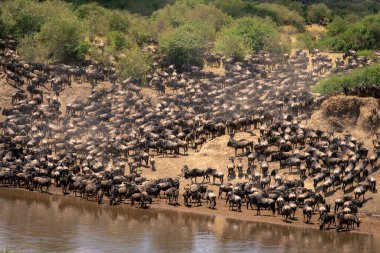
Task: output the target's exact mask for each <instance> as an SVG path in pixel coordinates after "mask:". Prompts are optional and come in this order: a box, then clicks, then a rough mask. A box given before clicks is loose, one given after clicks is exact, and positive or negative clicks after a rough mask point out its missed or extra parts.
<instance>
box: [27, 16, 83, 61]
mask: <svg viewBox="0 0 380 253" xmlns="http://www.w3.org/2000/svg"><path fill="white" fill-rule="evenodd" d="M28 39H29V38H28ZM84 39H85V32H84V28H83V27H82V24H81V23H80V22H79V20H78V19H76V18H75V17H71V18H68V17H67V18H53V19H50V20H49V21H48V22H46V23H45V24H44V25H43V26H42V27H41V31H40V32H39V33H36V34H35V35H34V40H35V42H36V43H37V45H40V46H41V47H43V48H44V49H45V50H46V52H47V55H48V56H49V57H48V58H47V59H46V61H62V62H66V63H70V62H76V61H81V60H83V59H82V57H83V53H84V52H83V49H84V47H83V41H84ZM25 44H26V43H25V41H24V43H21V45H25ZM21 50H22V51H24V52H25V50H26V48H25V47H24V48H23V47H21Z"/></svg>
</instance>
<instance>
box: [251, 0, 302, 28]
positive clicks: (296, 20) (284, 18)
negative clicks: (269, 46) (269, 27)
mask: <svg viewBox="0 0 380 253" xmlns="http://www.w3.org/2000/svg"><path fill="white" fill-rule="evenodd" d="M257 9H258V10H257V15H259V16H261V17H265V16H269V17H271V18H272V19H273V20H274V21H275V22H276V23H278V24H280V25H293V26H295V27H296V28H297V29H298V30H299V31H303V30H305V28H304V20H303V18H302V17H301V16H300V15H299V14H298V13H297V12H296V11H291V10H289V9H288V8H287V7H285V6H283V5H279V4H271V3H262V4H259V5H257Z"/></svg>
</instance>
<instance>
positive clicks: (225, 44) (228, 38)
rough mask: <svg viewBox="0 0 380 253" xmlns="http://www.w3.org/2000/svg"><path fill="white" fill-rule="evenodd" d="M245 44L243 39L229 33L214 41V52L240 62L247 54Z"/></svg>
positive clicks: (247, 49) (247, 50)
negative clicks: (221, 53)
mask: <svg viewBox="0 0 380 253" xmlns="http://www.w3.org/2000/svg"><path fill="white" fill-rule="evenodd" d="M247 44H248V43H247V42H246V41H245V40H244V38H242V37H239V36H237V35H234V34H232V33H231V32H229V33H222V35H221V36H219V38H218V39H217V40H216V45H215V50H216V51H217V52H223V53H224V54H226V55H227V56H229V57H232V58H234V59H235V60H238V61H241V60H243V59H244V57H245V55H246V54H247V53H248V52H249V48H248V47H247Z"/></svg>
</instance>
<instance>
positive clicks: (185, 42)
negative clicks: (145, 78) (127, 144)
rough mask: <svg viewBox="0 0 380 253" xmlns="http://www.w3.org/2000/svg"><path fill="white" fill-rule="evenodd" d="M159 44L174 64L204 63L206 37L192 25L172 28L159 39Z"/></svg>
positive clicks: (197, 64) (199, 64)
mask: <svg viewBox="0 0 380 253" xmlns="http://www.w3.org/2000/svg"><path fill="white" fill-rule="evenodd" d="M159 46H160V49H161V50H162V52H163V53H165V54H166V55H167V57H168V60H169V62H170V63H172V64H178V65H181V66H182V65H196V66H202V65H203V57H202V56H203V53H204V52H205V50H206V45H205V41H204V38H202V37H201V36H200V34H199V33H198V31H197V30H196V29H194V27H191V26H181V27H178V28H176V29H172V30H170V31H168V32H166V33H164V34H162V36H161V37H160V39H159Z"/></svg>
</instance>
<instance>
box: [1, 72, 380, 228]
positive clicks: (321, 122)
mask: <svg viewBox="0 0 380 253" xmlns="http://www.w3.org/2000/svg"><path fill="white" fill-rule="evenodd" d="M0 76H1V73H0ZM105 87H110V84H109V83H103V84H100V85H99V86H98V87H97V88H105ZM24 88H25V87H24ZM15 91H16V89H15V88H14V87H12V86H10V85H8V84H6V83H5V80H4V78H1V79H0V102H1V104H0V107H2V108H9V107H10V106H11V95H12V93H13V92H15ZM49 93H50V92H49V91H46V94H45V95H46V96H48V95H49ZM90 93H91V86H90V85H89V84H87V83H82V84H78V83H73V85H72V87H68V88H66V89H65V90H64V91H62V92H61V95H60V101H61V103H62V107H61V110H64V109H65V106H66V104H67V103H70V102H72V101H74V100H76V99H78V98H79V99H83V100H85V99H86V98H87V96H88V95H89V94H90ZM143 93H144V95H146V96H152V97H155V91H154V90H152V89H149V88H144V89H143ZM336 99H337V100H332V101H329V102H328V103H325V104H324V105H323V106H322V109H321V111H318V112H316V113H315V114H314V115H313V117H312V119H311V120H310V121H309V122H304V124H305V125H308V126H312V127H316V128H321V129H324V130H328V129H330V128H331V127H332V126H331V124H330V121H331V119H330V116H331V115H335V117H336V119H335V120H338V121H340V122H342V124H343V125H344V128H343V131H342V133H340V134H343V133H344V131H350V132H352V133H353V135H354V137H356V138H357V139H358V140H361V141H364V143H365V144H366V145H367V147H368V148H369V149H372V143H371V139H372V138H373V131H368V129H366V126H367V123H366V122H367V121H366V120H367V119H368V117H369V116H370V115H371V113H372V110H373V109H376V110H377V111H379V110H378V109H379V108H378V102H375V101H376V100H373V99H358V98H336ZM339 99H340V100H339ZM345 99H348V100H349V101H351V103H352V104H353V105H352V106H350V107H347V108H348V109H347V108H346V107H344V106H345V105H347V101H346V100H345ZM352 101H354V102H352ZM355 101H356V102H355ZM342 106H343V107H342ZM353 109H355V110H356V111H359V115H358V113H354V114H350V113H349V112H350V110H353ZM329 110H330V111H329ZM344 111H346V112H347V113H346V114H344V113H343V112H344ZM332 112H334V113H332ZM326 113H327V114H328V115H327V116H326ZM329 115H330V116H329ZM352 115H354V116H352ZM355 117H356V118H355ZM257 135H258V133H257V131H254V130H253V131H251V132H249V133H239V134H237V135H236V138H237V139H242V138H246V139H249V140H253V141H254V142H255V143H257ZM228 138H229V137H228V136H227V135H226V136H222V137H218V138H215V139H213V140H208V142H207V143H205V144H204V145H203V146H202V147H201V149H200V151H199V152H195V151H194V150H190V152H189V154H188V155H181V156H180V157H171V156H169V157H161V156H159V157H156V158H155V160H156V167H157V171H155V172H152V171H151V170H150V169H149V168H142V172H143V176H145V177H147V178H148V179H155V178H162V177H168V176H170V177H177V176H180V174H181V168H182V167H183V166H184V165H188V166H189V168H202V169H206V168H208V167H212V168H216V169H218V170H221V171H223V172H224V174H225V182H227V180H226V177H227V165H228V164H229V157H231V156H234V150H233V149H230V148H228V147H227V141H228ZM237 162H238V161H237ZM241 162H242V164H243V169H244V171H245V170H246V169H247V160H246V159H243V160H242V161H241ZM269 166H270V170H272V169H273V168H278V166H279V164H278V163H269ZM281 174H282V176H283V178H289V179H292V178H295V177H298V175H296V174H293V173H289V172H288V170H283V171H281ZM378 174H379V173H376V174H375V176H376V178H377V179H378V180H379V179H380V178H379V175H378ZM243 180H244V178H242V179H240V178H236V179H234V180H232V182H233V183H234V182H238V181H243ZM180 182H181V190H182V189H183V187H184V186H186V185H188V184H190V183H191V182H190V180H185V179H184V178H182V177H181V178H180ZM217 183H219V182H217ZM306 186H307V187H309V188H312V182H311V179H310V178H309V179H308V180H307V181H306ZM209 187H210V188H211V189H214V191H215V192H216V193H217V190H218V187H217V186H213V185H210V186H209ZM52 191H53V192H54V193H57V194H61V192H60V190H58V189H52ZM340 195H341V192H340V191H339V187H338V192H337V193H335V194H334V196H329V197H328V198H327V200H328V202H329V203H332V202H333V201H334V199H335V198H337V197H339V196H340ZM366 198H369V200H368V201H367V203H366V205H365V207H364V208H363V209H361V210H360V214H359V215H360V217H361V219H362V220H363V221H364V222H363V226H361V228H360V230H359V231H360V232H368V233H374V232H378V231H379V228H380V226H378V225H380V220H378V219H377V218H376V217H380V204H379V203H380V196H379V195H378V194H371V193H370V194H367V195H366ZM179 202H180V204H181V205H180V206H175V207H174V206H169V205H167V204H166V203H165V200H155V202H154V204H153V206H152V207H153V208H163V209H172V210H180V211H186V212H194V213H202V214H211V215H219V216H223V217H229V218H237V219H242V220H253V221H260V222H270V223H278V224H286V223H285V222H284V221H283V220H282V218H281V216H279V215H276V216H277V217H275V218H273V217H272V215H271V214H270V213H269V212H268V211H263V212H262V215H261V216H256V211H251V210H249V211H247V210H246V208H245V206H243V208H242V210H243V212H241V213H238V212H233V211H229V210H228V207H225V202H224V200H219V201H218V202H217V210H210V209H209V208H206V207H205V206H206V204H205V203H203V206H201V207H194V206H193V207H191V208H188V207H185V206H183V205H182V204H183V200H182V198H180V201H179ZM296 216H297V217H298V220H294V221H292V223H289V225H292V226H302V227H314V228H318V226H317V225H316V223H317V215H315V216H314V217H313V219H312V221H313V223H314V225H309V224H304V223H303V217H302V213H301V212H300V211H298V212H297V215H296Z"/></svg>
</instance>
